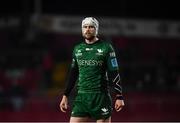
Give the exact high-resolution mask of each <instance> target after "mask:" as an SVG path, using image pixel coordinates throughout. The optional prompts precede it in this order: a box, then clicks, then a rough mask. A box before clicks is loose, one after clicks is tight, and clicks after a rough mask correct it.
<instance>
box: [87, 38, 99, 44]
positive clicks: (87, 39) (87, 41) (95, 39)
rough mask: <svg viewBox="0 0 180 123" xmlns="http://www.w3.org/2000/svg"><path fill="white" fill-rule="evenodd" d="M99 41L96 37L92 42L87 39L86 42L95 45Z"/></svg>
mask: <svg viewBox="0 0 180 123" xmlns="http://www.w3.org/2000/svg"><path fill="white" fill-rule="evenodd" d="M98 40H99V39H98V38H97V37H94V38H93V39H92V40H88V39H85V42H86V43H87V44H93V43H95V42H96V41H98Z"/></svg>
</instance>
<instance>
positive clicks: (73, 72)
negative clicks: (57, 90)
mask: <svg viewBox="0 0 180 123" xmlns="http://www.w3.org/2000/svg"><path fill="white" fill-rule="evenodd" d="M77 77H78V69H77V67H73V68H70V71H69V75H68V79H67V81H66V83H67V84H66V89H65V91H64V95H65V96H67V97H68V96H69V95H70V93H71V91H72V89H73V88H74V86H75V83H76V80H77Z"/></svg>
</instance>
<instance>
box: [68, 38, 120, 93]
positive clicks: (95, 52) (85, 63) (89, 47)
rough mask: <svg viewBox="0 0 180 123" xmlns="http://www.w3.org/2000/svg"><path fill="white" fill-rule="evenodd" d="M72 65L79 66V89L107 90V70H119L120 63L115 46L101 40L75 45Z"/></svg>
mask: <svg viewBox="0 0 180 123" xmlns="http://www.w3.org/2000/svg"><path fill="white" fill-rule="evenodd" d="M71 67H72V68H73V67H77V68H78V71H79V75H78V81H77V82H78V84H77V86H78V91H79V92H96V91H102V90H107V88H108V81H107V76H106V71H117V70H118V69H119V68H118V63H117V58H116V54H115V51H114V48H113V47H112V45H111V44H110V43H108V42H105V41H102V40H99V41H97V42H95V43H93V44H87V43H85V42H82V43H80V44H78V45H76V46H75V48H74V50H73V59H72V65H71Z"/></svg>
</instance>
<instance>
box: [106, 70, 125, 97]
mask: <svg viewBox="0 0 180 123" xmlns="http://www.w3.org/2000/svg"><path fill="white" fill-rule="evenodd" d="M108 78H109V81H110V82H112V86H113V90H114V91H115V93H116V96H117V97H119V96H122V87H121V80H120V75H119V72H118V71H110V72H108Z"/></svg>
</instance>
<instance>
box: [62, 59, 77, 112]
mask: <svg viewBox="0 0 180 123" xmlns="http://www.w3.org/2000/svg"><path fill="white" fill-rule="evenodd" d="M77 78H78V66H77V63H76V61H75V58H74V57H73V59H72V64H71V67H70V69H69V72H68V76H67V80H66V88H65V91H64V94H63V97H62V100H61V102H60V104H59V107H60V109H61V111H62V112H66V110H67V108H68V96H69V95H70V93H71V91H72V90H73V88H74V86H75V82H76V80H77Z"/></svg>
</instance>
